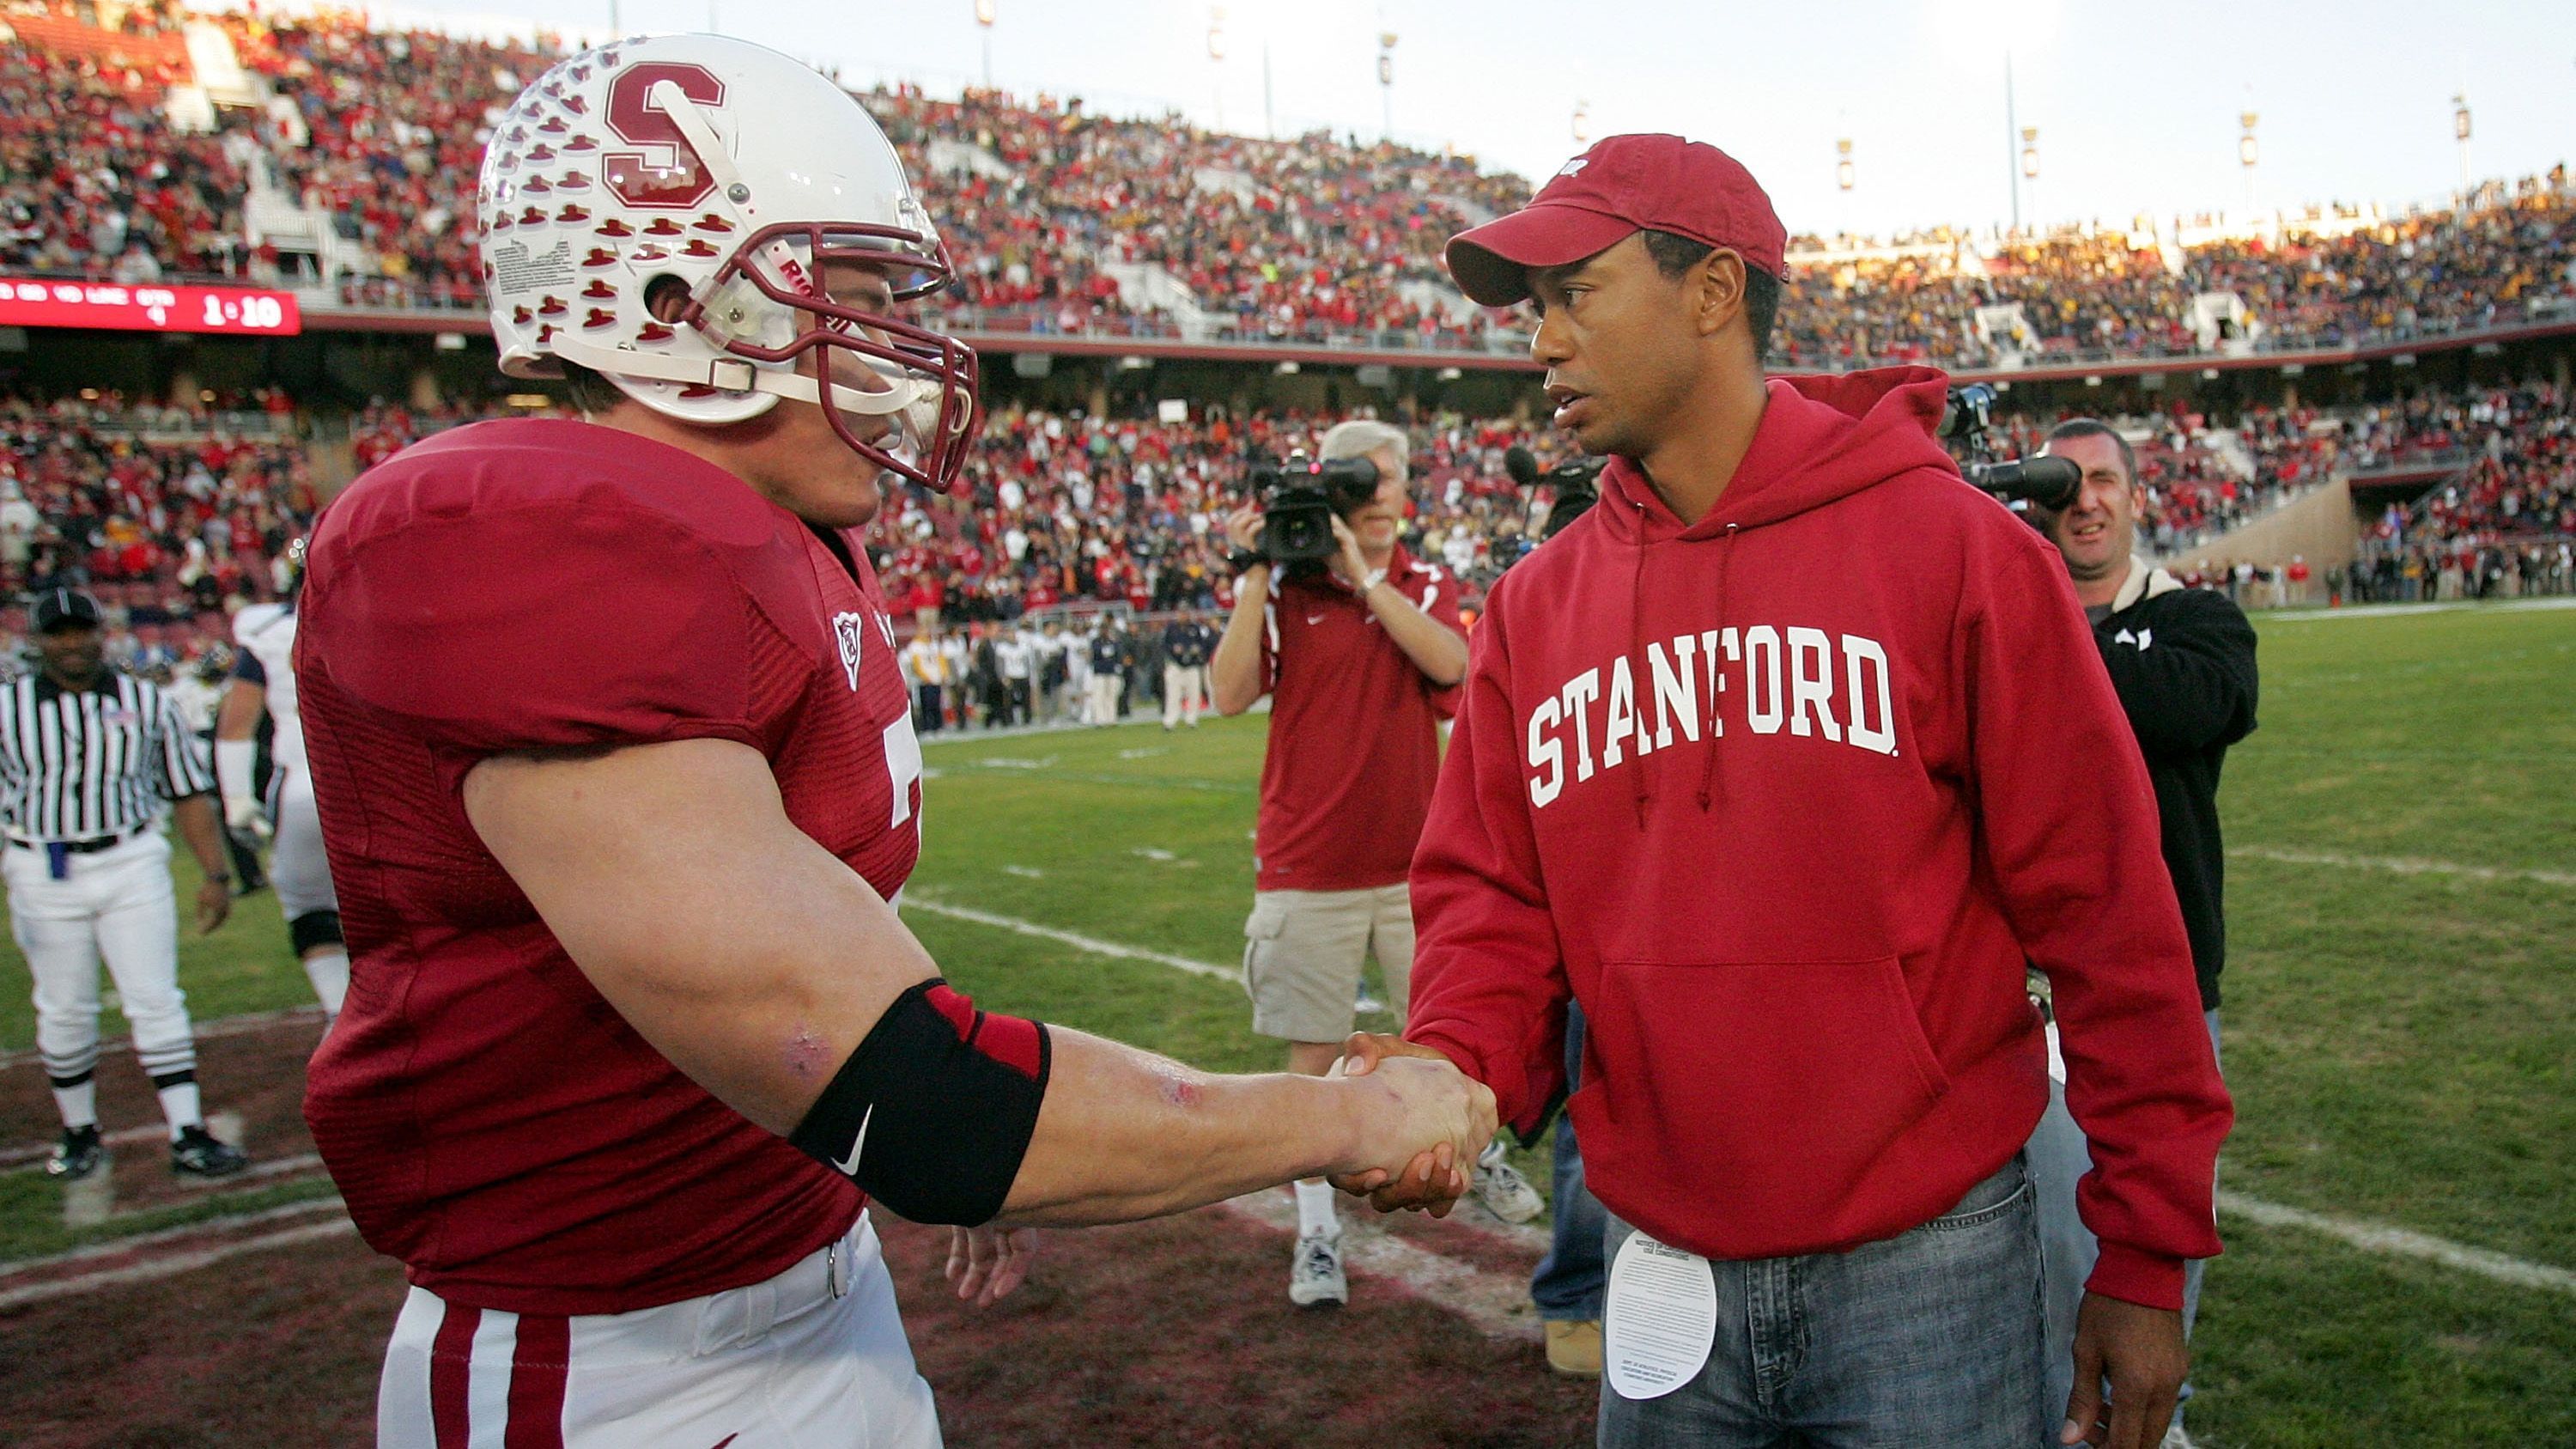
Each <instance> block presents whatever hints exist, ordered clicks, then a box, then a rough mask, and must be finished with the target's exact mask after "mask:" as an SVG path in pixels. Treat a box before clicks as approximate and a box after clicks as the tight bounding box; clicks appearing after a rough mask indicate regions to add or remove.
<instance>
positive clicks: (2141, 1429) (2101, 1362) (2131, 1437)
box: [2057, 1293, 2191, 1449]
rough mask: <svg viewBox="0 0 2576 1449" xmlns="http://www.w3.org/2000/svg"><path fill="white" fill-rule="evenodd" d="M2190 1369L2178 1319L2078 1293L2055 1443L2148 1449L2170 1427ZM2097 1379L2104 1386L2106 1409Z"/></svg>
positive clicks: (2105, 1448) (2095, 1448) (2103, 1448)
mask: <svg viewBox="0 0 2576 1449" xmlns="http://www.w3.org/2000/svg"><path fill="white" fill-rule="evenodd" d="M2190 1367H2191V1350H2190V1349H2189V1348H2187V1347H2185V1346H2184V1344H2183V1337H2182V1315H2181V1314H2179V1313H2176V1312H2173V1311H2171V1310H2169V1309H2163V1308H2148V1307H2145V1306H2143V1305H2141V1304H2136V1303H2128V1302H2123V1301H2122V1300H2120V1299H2117V1298H2105V1297H2103V1296H2102V1295H2101V1294H2099V1293H2087V1294H2085V1295H2084V1302H2083V1306H2082V1307H2080V1308H2078V1309H2077V1310H2076V1314H2075V1392H2073V1393H2071V1394H2069V1395H2067V1397H2066V1423H2065V1425H2064V1427H2062V1428H2060V1429H2059V1430H2058V1432H2057V1442H2058V1443H2060V1444H2090V1445H2092V1446H2093V1449H2156V1446H2157V1445H2158V1444H2160V1443H2162V1442H2164V1437H2165V1427H2166V1426H2167V1425H2169V1424H2171V1423H2172V1422H2173V1415H2174V1399H2175V1398H2176V1396H2177V1395H2179V1394H2180V1393H2181V1391H2182V1380H2183V1375H2184V1373H2185V1372H2187V1371H2188V1370H2189V1369H2190ZM2105 1378H2108V1379H2109V1380H2110V1381H2111V1402H2110V1404H2109V1405H2108V1406H2107V1408H2106V1406H2105V1405H2104V1404H2103V1402H2102V1380H2103V1379H2105Z"/></svg>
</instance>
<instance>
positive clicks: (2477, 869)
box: [2227, 845, 2576, 886]
mask: <svg viewBox="0 0 2576 1449" xmlns="http://www.w3.org/2000/svg"><path fill="white" fill-rule="evenodd" d="M2227 853H2228V854H2229V855H2231V856H2241V857H2244V858H2246V859H2249V860H2275V861H2279V862H2281V863H2282V864H2284V865H2322V866H2330V867H2332V868H2334V869H2336V870H2384V871H2387V872H2389V873H2390V874H2392V875H2455V876H2460V877H2462V878H2464V879H2467V880H2527V881H2537V882H2538V883H2540V884H2541V885H2554V886H2576V871H2564V870H2521V869H2517V868H2515V867H2513V866H2495V865H2462V864H2460V863H2459V862H2457V861H2449V860H2419V859H2416V858H2415V857H2412V856H2398V855H2343V854H2340V853H2338V852H2335V851H2331V850H2289V849H2285V848H2283V847H2280V846H2275V845H2231V846H2229V847H2228V848H2227Z"/></svg>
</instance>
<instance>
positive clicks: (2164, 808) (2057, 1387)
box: [2029, 418, 2255, 1445]
mask: <svg viewBox="0 0 2576 1449" xmlns="http://www.w3.org/2000/svg"><path fill="white" fill-rule="evenodd" d="M2043 451H2045V452H2046V453H2047V454H2048V455H2049V456H2051V457H2057V458H2064V459H2067V460H2068V461H2070V462H2072V463H2074V464H2075V465H2076V466H2078V467H2080V468H2082V469H2083V470H2084V481H2083V484H2082V485H2081V486H2080V487H2079V488H2078V490H2077V492H2076V494H2075V497H2074V499H2073V501H2072V502H2070V503H2069V504H2068V505H2067V506H2066V508H2065V509H2063V510H2062V511H2059V512H2057V513H2054V514H2052V513H2049V512H2047V511H2045V510H2039V511H2035V512H2033V513H2032V515H2031V519H2032V521H2033V522H2035V523H2038V524H2040V525H2041V530H2040V531H2041V532H2042V533H2044V534H2046V535H2047V537H2048V541H2049V542H2051V543H2053V544H2055V545H2057V551H2058V552H2059V553H2060V554H2062V555H2064V556H2065V559H2066V572H2067V574H2068V575H2069V576H2070V577H2071V578H2072V579H2073V580H2074V582H2075V597H2076V600H2077V601H2078V602H2079V603H2081V604H2083V606H2084V616H2085V618H2086V619H2088V620H2090V621H2091V622H2092V625H2093V642H2094V644H2095V645H2096V646H2097V647H2098V648H2099V649H2100V650H2101V651H2102V663H2103V664H2104V665H2105V666H2106V667H2107V668H2108V669H2109V670H2110V674H2111V685H2112V687H2113V688H2114V689H2115V690H2117V691H2118V692H2119V696H2120V707H2121V709H2122V710H2123V711H2124V712H2125V713H2126V714H2127V715H2128V717H2129V728H2130V730H2131V732H2133V733H2134V734H2136V736H2137V738H2138V749H2139V751H2140V753H2142V754H2143V755H2145V757H2146V761H2147V777H2148V779H2149V780H2150V781H2151V782H2152V783H2153V784H2154V786H2155V791H2156V812H2157V816H2158V818H2159V821H2160V826H2161V835H2162V845H2163V848H2164V861H2165V870H2166V872H2167V873H2168V874H2170V875H2171V876H2172V877H2173V887H2174V896H2175V898H2176V899H2177V900H2178V901H2179V902H2180V904H2181V906H2182V919H2183V928H2184V931H2185V932H2186V933H2187V934H2188V935H2189V936H2190V937H2191V960H2192V967H2193V970H2194V972H2195V973H2196V974H2197V975H2198V976H2199V978H2200V1005H2201V1010H2202V1012H2203V1014H2204V1015H2205V1016H2206V1017H2207V1019H2208V1022H2209V1044H2210V1049H2211V1051H2212V1052H2213V1053H2215V1052H2216V1051H2217V1049H2218V972H2219V968H2220V967H2221V966H2222V965H2223V964H2224V963H2225V958H2226V954H2227V923H2226V920H2225V917H2224V915H2223V913H2222V911H2221V909H2220V889H2221V886H2222V884H2223V875H2224V871H2225V858H2224V856H2223V855H2222V853H2221V852H2220V849H2219V838H2218V772H2219V769H2220V767H2221V766H2222V765H2224V764H2225V763H2226V761H2227V747H2228V746H2229V745H2232V744H2234V743H2236V742H2237V741H2238V740H2241V739H2243V738H2245V736H2246V735H2248V734H2250V733H2252V732H2253V729H2254V693H2255V670H2254V629H2253V626H2252V625H2250V624H2248V623H2246V622H2245V613H2244V611H2243V610H2242V609H2239V608H2238V607H2237V606H2236V605H2235V604H2233V603H2231V602H2229V601H2228V598H2227V596H2226V595H2225V594H2222V593H2220V592H2218V591H2217V590H2215V589H2186V588H2184V587H2183V586H2182V584H2181V582H2180V581H2179V580H2177V579H2175V578H2174V576H2173V575H2172V574H2169V573H2167V572H2165V571H2164V570H2163V569H2160V568H2153V567H2150V566H2149V565H2148V564H2147V563H2146V562H2145V561H2143V560H2141V559H2138V558H2135V557H2132V556H2131V553H2130V550H2131V548H2132V547H2133V546H2134V545H2135V542H2136V536H2137V526H2138V513H2139V510H2140V509H2141V508H2143V507H2144V506H2145V502H2146V495H2145V490H2143V489H2142V488H2141V487H2139V485H2138V461H2137V455H2136V454H2135V453H2134V452H2132V451H2131V449H2130V447H2129V443H2128V440H2127V439H2125V438H2123V437H2121V436H2120V435H2119V434H2118V433H2117V432H2115V431H2113V430H2112V428H2111V427H2110V426H2109V425H2108V424H2105V423H2101V422H2097V421H2095V420H2093V419H2091V418H2070V419H2068V420H2067V421H2065V422H2062V423H2060V424H2058V425H2057V427H2056V428H2055V429H2054V430H2052V431H2051V432H2050V433H2049V435H2048V445H2047V447H2046V448H2045V449H2044V450H2043ZM2062 1075H2063V1073H2062V1069H2061V1070H2058V1071H2053V1072H2052V1073H2051V1081H2050V1083H2049V1094H2048V1111H2047V1114H2046V1115H2044V1116H2042V1117H2041V1118H2040V1120H2039V1128H2038V1130H2037V1131H2036V1132H2035V1133H2033V1134H2032V1136H2031V1140H2030V1151H2029V1160H2030V1168H2031V1180H2032V1183H2033V1185H2034V1187H2035V1188H2036V1189H2037V1192H2038V1204H2039V1234H2040V1243H2041V1248H2042V1254H2043V1258H2044V1269H2043V1283H2044V1296H2045V1298H2046V1305H2045V1306H2046V1318H2047V1324H2048V1359H2047V1363H2048V1368H2049V1373H2050V1376H2051V1377H2050V1384H2049V1391H2050V1401H2051V1402H2054V1403H2062V1402H2064V1400H2065V1398H2066V1392H2067V1389H2068V1388H2069V1386H2070V1384H2069V1378H2070V1375H2071V1373H2072V1371H2073V1359H2072V1357H2071V1351H2072V1346H2073V1343H2074V1336H2075V1307H2076V1303H2077V1301H2078V1300H2079V1299H2080V1298H2081V1297H2082V1295H2083V1290H2084V1279H2085V1276H2086V1275H2087V1274H2089V1273H2090V1272H2092V1270H2093V1262H2094V1258H2095V1255H2096V1251H2097V1249H2096V1245H2095V1243H2094V1240H2093V1234H2092V1233H2090V1232H2088V1231H2086V1229H2085V1227H2084V1224H2083V1222H2082V1221H2081V1220H2080V1219H2078V1218H2077V1216H2076V1213H2075V1183H2076V1179H2078V1178H2080V1177H2082V1176H2083V1175H2084V1173H2085V1171H2086V1170H2087V1169H2088V1168H2090V1167H2091V1166H2092V1158H2091V1156H2090V1155H2089V1154H2088V1153H2087V1152H2086V1150H2085V1145H2084V1134H2083V1132H2082V1131H2081V1130H2080V1129H2079V1128H2078V1127H2077V1126H2076V1125H2075V1119H2074V1118H2073V1117H2072V1116H2070V1115H2068V1113H2067V1110H2066V1084H2065V1082H2064V1081H2062V1080H2058V1078H2059V1077H2061V1076H2062ZM2201 1268H2202V1263H2201V1260H2199V1259H2196V1258H2195V1259H2193V1260H2191V1261H2190V1262H2189V1263H2188V1264H2186V1266H2185V1271H2184V1274H2183V1297H2182V1321H2183V1332H2184V1333H2185V1334H2186V1335H2188V1334H2189V1333H2190V1332H2191V1324H2192V1320H2193V1319H2194V1318H2195V1317H2196V1316H2197V1315H2198V1313H2199V1310H2200V1278H2201ZM2190 1399H2191V1385H2190V1384H2189V1383H2188V1382H2185V1383H2184V1384H2183V1385H2182V1388H2181V1390H2180V1397H2179V1400H2178V1401H2177V1403H2176V1405H2175V1407H2174V1417H2173V1426H2172V1431H2171V1433H2172V1437H2171V1438H2168V1439H2167V1440H2166V1442H2167V1443H2168V1444H2174V1443H2180V1444H2185V1445H2188V1444H2189V1442H2190V1441H2189V1440H2188V1439H2186V1438H2184V1437H2183V1435H2182V1409H2183V1405H2184V1404H2187V1403H2188V1402H2189V1401H2190Z"/></svg>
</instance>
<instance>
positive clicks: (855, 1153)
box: [716, 1102, 877, 1449]
mask: <svg viewBox="0 0 2576 1449" xmlns="http://www.w3.org/2000/svg"><path fill="white" fill-rule="evenodd" d="M876 1115H877V1104H876V1103H874V1102H870V1103H869V1104H868V1110H867V1111H865V1112H863V1113H861V1114H860V1116H859V1135H858V1136H856V1137H853V1138H851V1139H850V1155H849V1156H847V1157H844V1158H842V1159H841V1160H840V1161H838V1162H835V1163H833V1164H832V1166H833V1167H834V1169H836V1170H837V1171H839V1173H840V1174H841V1175H842V1176H843V1177H850V1176H853V1175H855V1174H856V1173H857V1172H858V1170H859V1150H860V1149H861V1148H863V1147H866V1146H867V1145H868V1122H869V1120H870V1119H871V1118H873V1117H875V1116H876ZM716 1449H724V1445H722V1444H719V1445H717V1446H716Z"/></svg>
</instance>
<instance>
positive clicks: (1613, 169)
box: [1448, 135, 1789, 307]
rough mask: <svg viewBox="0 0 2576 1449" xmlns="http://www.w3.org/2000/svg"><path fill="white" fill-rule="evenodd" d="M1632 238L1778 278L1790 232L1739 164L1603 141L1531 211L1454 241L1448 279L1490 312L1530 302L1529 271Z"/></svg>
mask: <svg viewBox="0 0 2576 1449" xmlns="http://www.w3.org/2000/svg"><path fill="white" fill-rule="evenodd" d="M1634 231H1668V232H1672V233H1675V234H1676V235H1679V236H1686V237H1689V238H1690V239H1691V240H1693V241H1700V242H1706V243H1708V244H1709V245H1710V246H1712V247H1725V248H1727V249H1729V250H1731V251H1734V252H1736V253H1737V254H1739V255H1741V256H1742V257H1743V258H1744V264H1745V265H1746V266H1748V267H1758V268H1760V269H1761V270H1763V271H1766V272H1769V273H1770V274H1771V275H1773V276H1775V277H1780V276H1784V275H1785V273H1786V270H1787V265H1788V263H1787V258H1788V252H1789V233H1788V230H1787V228H1785V227H1783V226H1781V225H1780V217H1779V215H1778V213H1776V212H1774V211H1772V209H1771V198H1770V196H1769V195H1767V194H1765V193H1764V191H1763V190H1762V184H1761V183H1760V182H1758V181H1755V180H1754V179H1753V173H1752V172H1750V171H1747V170H1745V169H1744V165H1743V163H1742V162H1739V161H1737V160H1736V159H1735V158H1734V157H1732V156H1729V155H1727V154H1726V153H1725V152H1723V151H1720V150H1719V149H1717V148H1716V147H1715V146H1711V145H1707V144H1705V143H1702V142H1699V141H1685V140H1683V139H1682V138H1681V137H1679V136H1660V135H1658V136H1604V137H1602V138H1601V139H1600V140H1599V141H1598V142H1596V143H1594V145H1593V147H1592V149H1591V150H1589V151H1586V152H1584V153H1583V154H1582V155H1580V156H1577V157H1575V158H1574V159H1573V160H1571V161H1568V162H1566V163H1565V169H1564V170H1562V171H1559V172H1557V173H1556V176H1555V177H1554V178H1553V179H1552V180H1550V181H1549V182H1548V183H1547V185H1545V186H1542V187H1540V188H1539V192H1538V195H1537V196H1535V197H1533V198H1531V200H1530V204H1529V205H1527V206H1525V207H1522V208H1521V209H1520V210H1518V211H1515V212H1513V213H1512V214H1511V215H1509V216H1505V217H1498V218H1496V219H1494V220H1492V221H1489V222H1487V223H1485V224H1484V225H1483V226H1480V227H1475V228H1472V229H1470V230H1467V231H1462V232H1460V233H1459V234H1458V235H1456V236H1453V237H1451V238H1450V239H1449V250H1448V258H1449V275H1450V276H1452V277H1454V278H1456V279H1457V282H1458V288H1459V290H1460V291H1463V292H1465V293H1466V294H1467V295H1468V296H1470V297H1473V298H1474V299H1476V300H1477V301H1479V302H1482V303H1484V304H1485V305H1486V306H1488V307H1508V306H1510V305H1511V304H1513V303H1514V302H1518V301H1521V300H1523V299H1525V298H1527V297H1528V296H1529V277H1528V272H1529V269H1530V268H1532V267H1561V266H1564V265H1565V264H1567V263H1568V262H1579V261H1581V260H1583V259H1584V258H1585V257H1588V256H1593V255H1596V254H1598V253H1600V252H1605V251H1608V250H1609V249H1610V248H1611V247H1613V246H1615V245H1617V244H1618V242H1619V241H1620V239H1621V238H1623V237H1625V236H1627V235H1628V234H1629V233H1630V232H1634Z"/></svg>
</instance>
